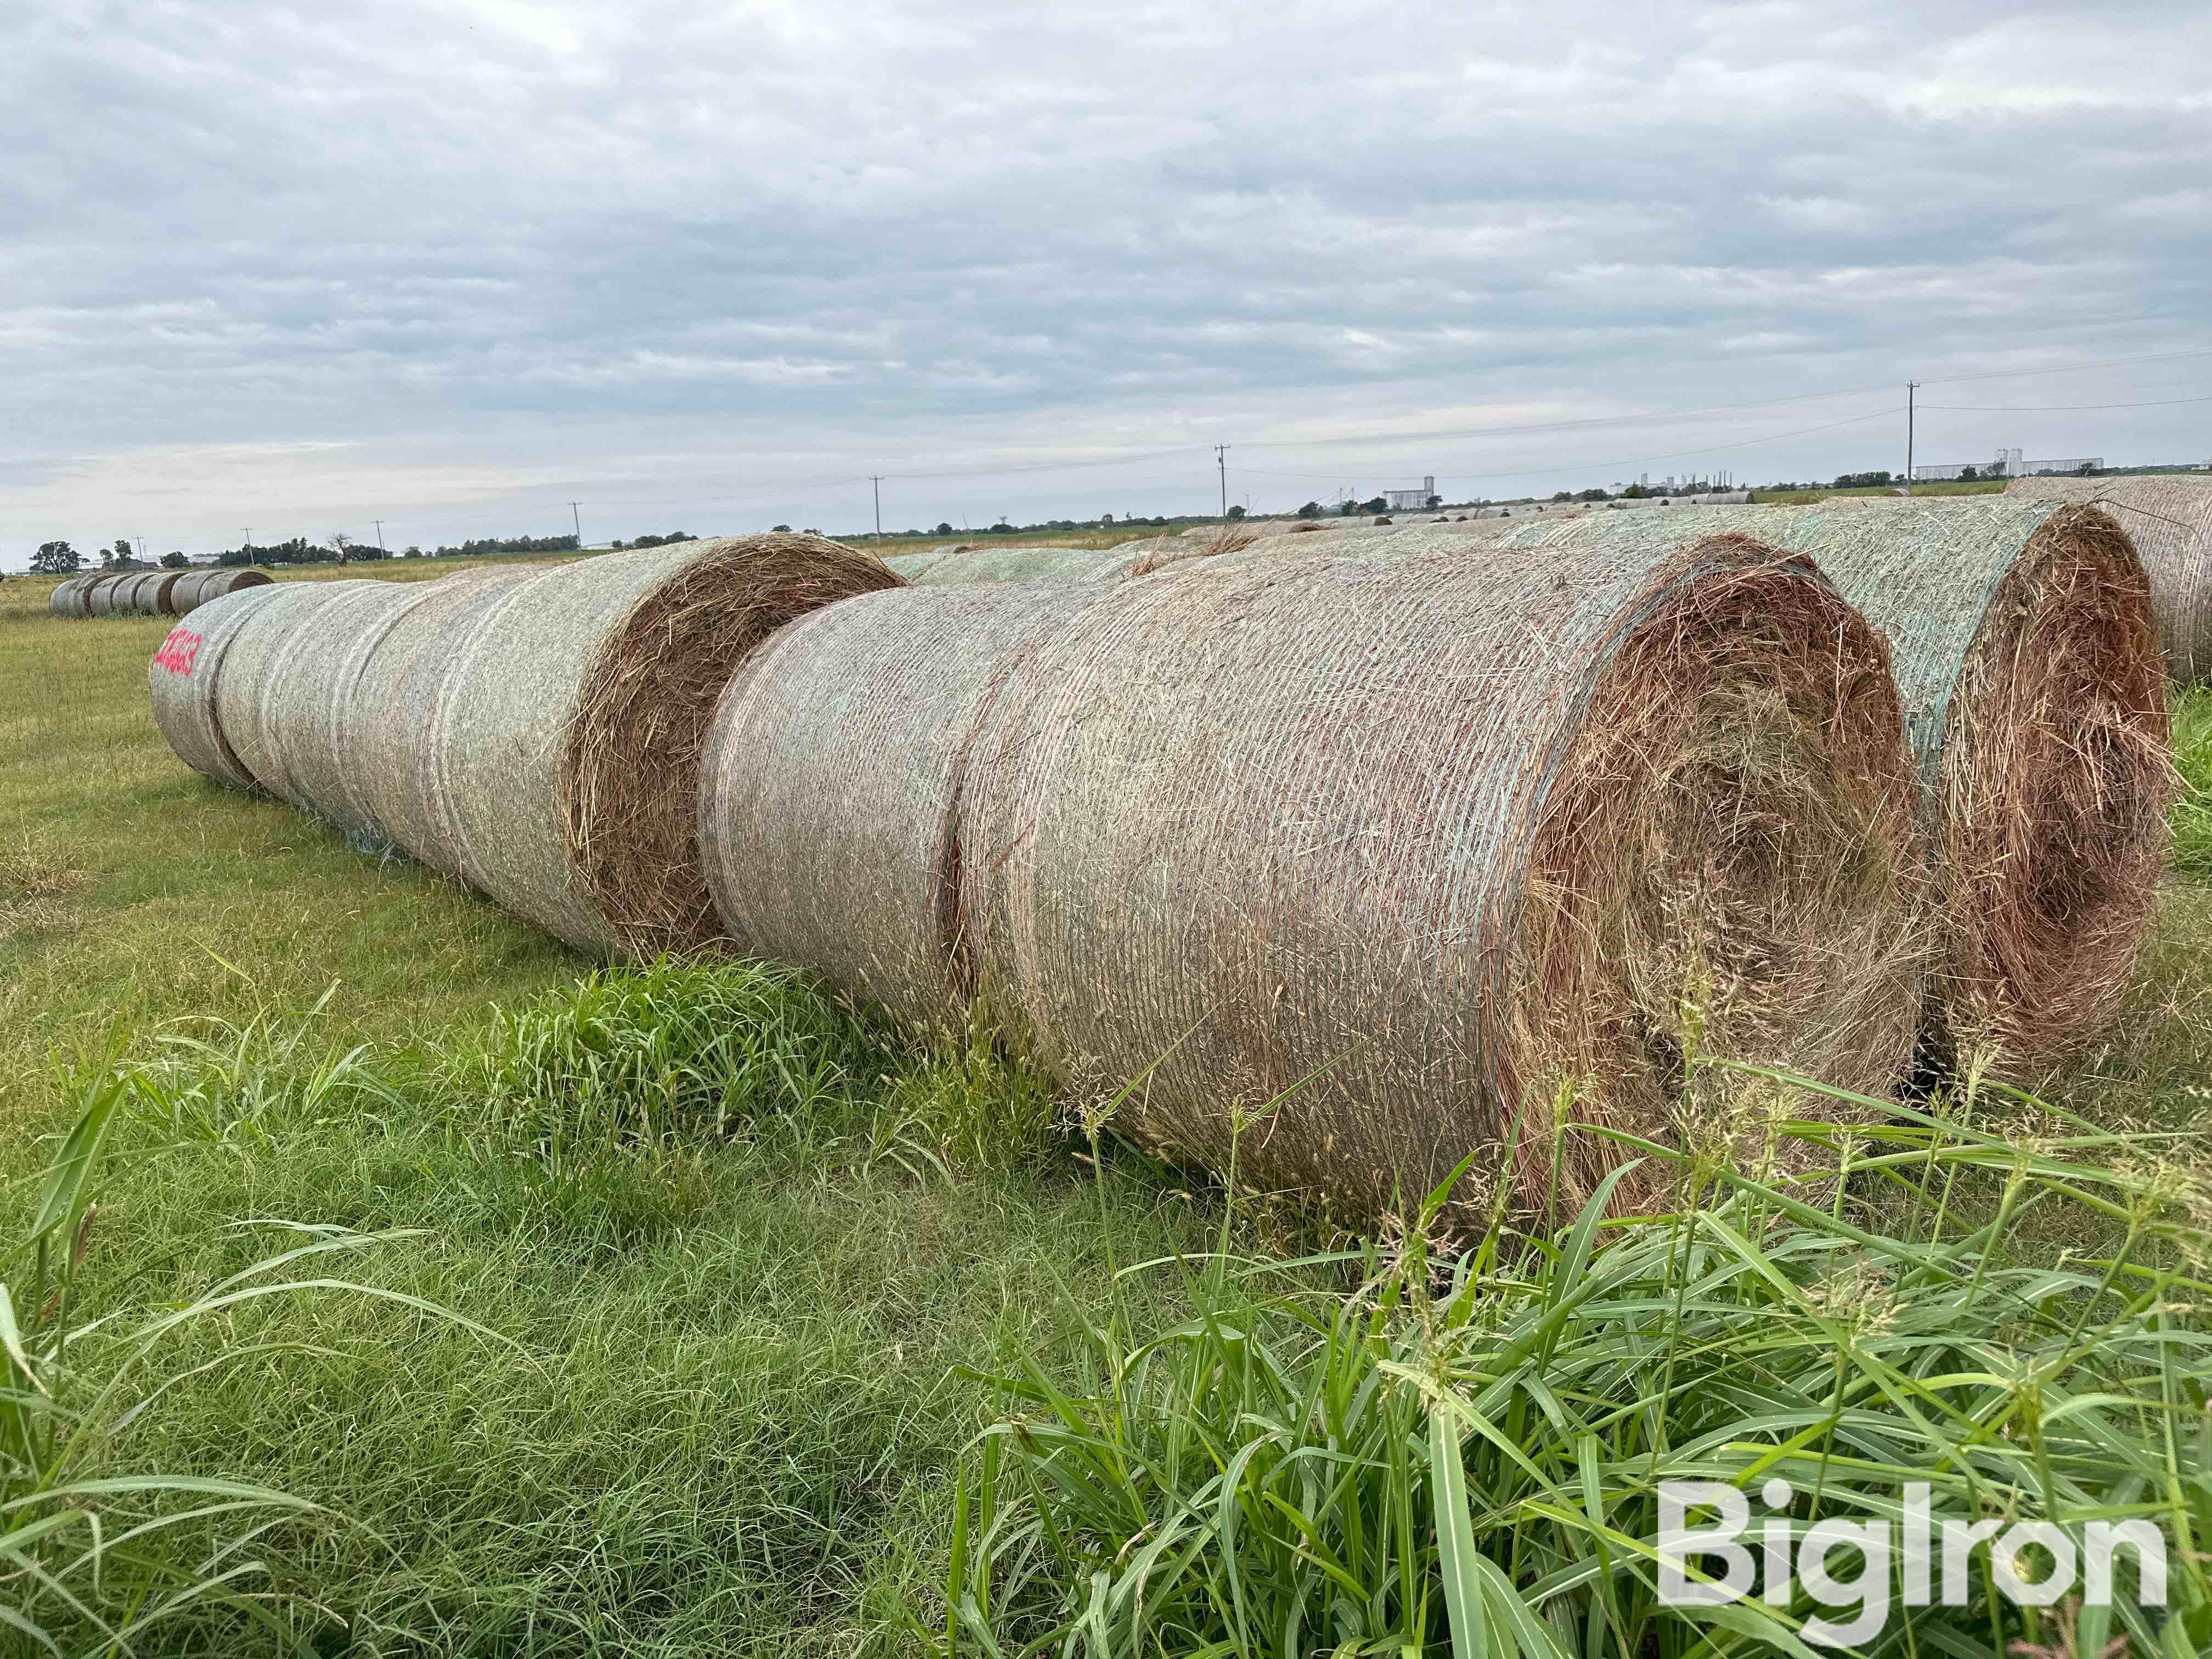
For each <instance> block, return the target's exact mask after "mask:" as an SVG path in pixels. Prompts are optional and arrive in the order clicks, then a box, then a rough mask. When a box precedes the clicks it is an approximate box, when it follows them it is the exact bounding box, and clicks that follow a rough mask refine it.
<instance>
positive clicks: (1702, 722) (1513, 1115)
mask: <svg viewBox="0 0 2212 1659" xmlns="http://www.w3.org/2000/svg"><path fill="white" fill-rule="evenodd" d="M1232 557H1241V558H1243V559H1244V560H1246V561H1248V562H1246V563H1243V564H1241V565H1236V566H1233V567H1232V566H1231V565H1228V564H1227V563H1225V562H1218V561H1206V562H1202V563H1200V564H1199V565H1198V566H1196V567H1195V568H1201V569H1206V570H1207V571H1208V572H1209V574H1207V575H1206V576H1205V577H1204V578H1203V579H1196V580H1173V579H1162V580H1146V581H1137V582H1127V583H1116V584H1079V585H1076V586H1073V587H1068V586H1062V587H1060V588H1059V589H1056V590H1054V589H1048V588H1040V589H1027V588H1020V587H1011V586H998V587H984V586H977V587H973V588H969V589H967V590H964V591H962V592H957V593H945V594H943V595H942V596H941V597H939V596H936V595H931V596H929V597H927V598H925V597H924V596H923V595H922V594H921V593H920V592H916V593H913V594H897V595H882V596H873V597H871V598H868V599H862V600H857V601H854V602H853V603H852V604H850V605H845V606H841V607H839V608H838V609H837V610H836V611H834V612H829V613H824V614H823V615H822V616H820V617H817V618H815V619H813V620H812V621H811V622H810V623H808V624H806V625H805V627H804V628H803V629H795V630H794V631H793V633H792V634H790V635H787V636H786V637H785V638H783V639H781V640H779V641H777V642H776V643H775V646H774V647H771V648H770V650H769V652H767V653H763V656H762V657H761V658H760V659H757V661H756V662H755V663H754V664H753V665H751V667H750V670H749V671H747V672H746V673H745V674H744V675H743V676H741V677H740V680H739V682H738V684H737V685H735V686H733V687H732V692H731V694H730V698H729V700H728V701H726V702H725V704H724V706H723V709H722V712H721V714H720V716H719V717H718V720H717V723H716V726H715V730H714V752H713V759H712V761H711V763H710V768H709V770H708V774H707V776H706V780H705V786H704V787H703V789H702V823H703V825H704V827H703V828H702V837H703V840H704V842H705V843H706V845H707V846H708V849H709V867H710V870H712V871H713V872H714V883H715V886H716V890H717V892H718V893H722V894H725V895H726V897H725V903H726V906H727V908H728V909H729V911H730V914H731V916H732V932H733V933H734V934H735V935H736V937H737V938H738V941H739V942H740V943H741V944H742V945H744V946H745V947H746V948H749V949H751V950H755V951H763V952H773V953H775V954H778V955H783V956H787V957H793V958H794V959H796V960H798V961H800V962H802V963H805V965H807V966H809V967H811V968H814V969H817V970H819V971H822V972H823V973H824V974H826V975H828V976H829V977H830V978H831V979H832V980H833V981H836V982H837V983H839V984H842V985H843V986H844V987H847V988H848V989H849V990H852V991H854V992H855V993H857V994H864V995H868V996H872V997H875V998H877V999H878V1000H884V1001H885V1002H888V1003H890V1004H891V1005H892V1006H895V1007H896V1008H898V1009H899V1010H900V1011H901V1012H904V1013H906V1014H907V1015H908V1017H909V1018H929V1017H931V1016H932V1015H933V1013H937V1012H941V1011H943V1010H945V1008H947V1007H948V1006H949V1007H952V1008H954V1009H956V1010H957V1008H958V1007H959V1006H961V1004H962V1002H963V1000H964V999H966V998H967V997H968V996H969V995H970V994H973V995H975V997H976V998H977V999H978V1004H979V1006H981V1008H982V1009H983V1010H984V1011H986V1012H987V1013H988V1015H989V1016H990V1017H992V1018H994V1019H995V1020H997V1021H998V1022H999V1023H1000V1028H1001V1029H1002V1030H1004V1031H1006V1033H1007V1035H1008V1036H1010V1037H1011V1038H1012V1040H1014V1041H1016V1042H1018V1043H1019V1044H1021V1045H1022V1046H1024V1047H1025V1048H1029V1049H1030V1050H1031V1051H1033V1052H1034V1053H1035V1054H1036V1055H1037V1056H1038V1057H1039V1058H1041V1059H1042V1060H1044V1061H1046V1062H1047V1063H1048V1064H1049V1065H1051V1066H1054V1068H1055V1069H1056V1070H1057V1071H1058V1072H1059V1073H1060V1074H1061V1075H1062V1077H1063V1078H1064V1079H1066V1080H1067V1081H1068V1082H1069V1083H1070V1085H1072V1086H1073V1087H1074V1088H1075V1089H1076V1090H1078V1091H1079V1092H1081V1093H1082V1094H1084V1095H1085V1096H1091V1095H1099V1096H1103V1094H1104V1093H1105V1092H1106V1091H1110V1090H1112V1089H1113V1088H1115V1087H1116V1086H1118V1085H1121V1084H1122V1083H1124V1082H1127V1081H1129V1080H1131V1079H1136V1080H1137V1083H1138V1086H1137V1087H1136V1090H1135V1091H1134V1094H1133V1098H1132V1099H1131V1100H1130V1101H1129V1102H1128V1103H1127V1105H1126V1106H1125V1108H1124V1111H1125V1113H1126V1118H1125V1119H1124V1121H1123V1122H1122V1124H1121V1127H1125V1128H1127V1129H1129V1130H1130V1131H1132V1132H1133V1133H1136V1134H1138V1135H1139V1137H1140V1138H1141V1139H1144V1140H1146V1142H1147V1143H1149V1144H1151V1145H1152V1146H1155V1147H1157V1148H1158V1149H1160V1150H1162V1151H1164V1152H1169V1153H1170V1154H1173V1155H1176V1156H1181V1157H1186V1158H1195V1159H1199V1160H1201V1161H1204V1162H1206V1163H1208V1164H1212V1165H1213V1166H1214V1167H1216V1168H1228V1167H1229V1166H1230V1164H1231V1160H1232V1158H1233V1160H1234V1164H1235V1168H1236V1170H1237V1173H1238V1175H1239V1176H1240V1178H1243V1179H1245V1180H1248V1181H1254V1182H1260V1183H1263V1184H1266V1185H1268V1186H1273V1187H1291V1188H1298V1189H1301V1190H1303V1191H1304V1193H1306V1194H1307V1195H1308V1196H1309V1197H1312V1198H1316V1199H1319V1200H1326V1201H1328V1202H1329V1203H1332V1204H1334V1205H1335V1206H1338V1207H1340V1209H1341V1210H1342V1211H1344V1212H1346V1213H1348V1214H1364V1215H1369V1216H1372V1215H1374V1214H1376V1213H1378V1212H1385V1211H1389V1210H1391V1209H1393V1208H1395V1207H1398V1206H1410V1205H1411V1204H1412V1203H1413V1202H1415V1201H1417V1200H1418V1198H1419V1195H1420V1194H1424V1193H1425V1192H1426V1191H1427V1190H1429V1188H1430V1187H1431V1185H1432V1184H1433V1183H1434V1182H1436V1181H1437V1179H1439V1178H1440V1177H1441V1176H1443V1174H1444V1173H1445V1172H1446V1171H1447V1170H1449V1169H1450V1168H1451V1167H1453V1166H1454V1165H1455V1164H1457V1163H1458V1162H1459V1161H1460V1160H1461V1159H1462V1158H1465V1157H1467V1156H1468V1154H1469V1153H1471V1152H1473V1153H1477V1154H1479V1156H1477V1158H1476V1159H1475V1168H1476V1170H1477V1171H1478V1175H1477V1177H1476V1179H1475V1180H1474V1181H1473V1182H1469V1184H1468V1188H1466V1192H1467V1194H1468V1196H1469V1197H1470V1198H1474V1197H1475V1195H1476V1192H1477V1188H1480V1186H1481V1185H1482V1184H1483V1182H1484V1180H1485V1179H1486V1178H1489V1177H1495V1176H1498V1175H1499V1174H1500V1173H1501V1172H1508V1179H1509V1180H1510V1183H1511V1186H1512V1188H1513V1193H1512V1195H1513V1196H1514V1197H1515V1198H1516V1199H1517V1200H1520V1201H1522V1202H1527V1203H1541V1202H1542V1201H1544V1199H1545V1195H1546V1194H1547V1193H1549V1192H1551V1191H1552V1190H1553V1188H1552V1183H1551V1179H1550V1164H1551V1146H1552V1144H1553V1133H1554V1125H1553V1099H1554V1090H1555V1088H1565V1087H1568V1086H1570V1085H1580V1086H1581V1087H1582V1089H1583V1097H1582V1098H1581V1100H1580V1101H1579V1102H1578V1103H1577V1104H1576V1105H1575V1106H1574V1108H1573V1115H1574V1116H1576V1117H1577V1118H1579V1119H1582V1120H1584V1121H1598V1122H1610V1123H1620V1124H1626V1125H1628V1126H1631V1127H1634V1128H1635V1129H1637V1130H1638V1132H1640V1133H1652V1134H1661V1135H1674V1134H1676V1133H1681V1132H1682V1130H1683V1125H1682V1123H1681V1119H1682V1117H1683V1116H1684V1115H1686V1114H1692V1113H1694V1114H1698V1115H1705V1114H1708V1113H1709V1112H1711V1110H1713V1109H1715V1103H1714V1102H1713V1101H1712V1100H1711V1098H1709V1097H1707V1096H1706V1095H1705V1093H1704V1092H1703V1091H1705V1090H1706V1089H1709V1088H1711V1087H1712V1086H1713V1085H1712V1083H1711V1080H1710V1079H1708V1080H1706V1081H1705V1082H1701V1083H1699V1085H1696V1086H1695V1087H1694V1088H1692V1087H1690V1086H1688V1085H1686V1084H1685V1081H1684V1078H1683V1072H1684V1067H1683V1065H1682V1045H1683V1042H1685V1040H1686V1039H1685V1038H1684V1037H1683V1036H1681V1035H1680V1032H1681V1028H1682V1025H1683V1023H1684V1017H1683V1013H1682V1009H1683V1006H1684V1005H1685V1003H1688V1004H1691V1005H1692V1006H1694V1009H1695V1014H1694V1020H1695V1024H1696V1025H1697V1028H1698V1030H1699V1036H1698V1037H1697V1039H1696V1040H1697V1041H1698V1042H1699V1043H1700V1044H1701V1045H1702V1046H1703V1047H1704V1048H1707V1049H1710V1050H1713V1051H1717V1052H1721V1053H1724V1054H1741V1055H1744V1056H1747V1057H1749V1058H1752V1059H1756V1060H1769V1061H1773V1062H1776V1063H1779V1064H1783V1065H1788V1066H1796V1067H1799V1068H1802V1069H1805V1070H1808V1071H1812V1072H1814V1073H1819V1074H1820V1075H1823V1076H1826V1078H1828V1079H1831V1080H1832V1081H1833V1082H1836V1083H1838V1084H1841V1085H1844V1086H1846V1087H1851V1088H1862V1089H1870V1090H1873V1091H1876V1092H1880V1091H1883V1090H1886V1089H1887V1087H1888V1086H1889V1085H1890V1084H1891V1083H1892V1082H1893V1080H1894V1079H1896V1078H1897V1077H1898V1076H1899V1074H1900V1073H1901V1072H1902V1071H1903V1070H1904V1069H1905V1066H1906V1064H1907V1061H1908V1059H1909V1055H1910V1052H1911V1041H1912V1033H1913V1029H1914V1024H1915V1018H1916V1015H1917V1007H1918V1001H1919V996H1920V982H1921V969H1922V963H1921V962H1920V960H1919V959H1918V958H1917V957H1916V956H1915V954H1914V953H1913V951H1912V948H1911V947H1912V942H1913V941H1914V939H1916V938H1917V936H1918V933H1919V931H1920V923H1921V917H1922V915H1923V912H1922V909H1921V908H1920V907H1921V895H1920V894H1919V892H1918V891H1917V887H1916V885H1915V882H1916V872H1917V866H1918V863H1919V857H1920V855H1919V852H1918V848H1917V840H1916V837H1915V831H1914V828H1913V823H1912V802H1913V777H1912V772H1911V762H1910V759H1909V757H1908V756H1907V753H1906V751H1905V748H1904V745H1903V744H1902V741H1901V739H1900V737H1899V712H1898V707H1897V702H1896V695H1895V691H1894V689H1893V686H1892V684H1891V682H1890V680H1889V678H1888V675H1887V671H1886V668H1885V666H1884V653H1883V651H1882V649H1881V644H1880V642H1879V641H1878V640H1876V639H1875V637H1874V635H1872V634H1871V633H1870V632H1869V630H1868V629H1866V628H1865V627H1864V626H1863V624H1862V623H1860V622H1859V621H1858V619H1857V617H1855V616H1854V615H1853V614H1852V613H1851V612H1850V611H1849V609H1848V608H1847V607H1846V606H1845V605H1844V604H1843V603H1842V602H1841V600H1840V599H1838V597H1837V596H1836V595H1835V594H1834V593H1833V592H1832V590H1830V589H1829V588H1828V587H1827V586H1826V585H1825V584H1824V583H1822V582H1821V581H1820V580H1818V579H1817V578H1816V577H1814V575H1812V574H1810V572H1809V569H1808V568H1807V567H1805V566H1803V565H1802V563H1799V562H1777V561H1776V560H1775V559H1774V558H1773V556H1771V555H1770V554H1768V553H1767V552H1766V551H1765V550H1762V549H1759V548H1758V547H1756V546H1754V545H1753V544H1749V543H1747V542H1745V541H1743V540H1741V538H1717V539H1706V540H1704V541H1703V542H1702V543H1701V544H1699V545H1697V546H1694V547H1691V548H1686V549H1680V550H1676V551H1674V552H1673V553H1671V554H1669V555H1668V556H1653V557H1644V556H1637V557H1633V558H1608V557H1607V556H1602V555H1598V556H1582V555H1578V554H1564V555H1562V554H1553V553H1551V552H1548V551H1547V552H1539V553H1533V554H1529V555H1525V556H1522V557H1520V558H1518V559H1516V560H1510V561H1497V562H1473V561H1468V560H1466V559H1463V558H1460V557H1456V556H1453V555H1451V554H1429V555H1420V556H1408V557H1404V558H1398V559H1389V558H1370V559H1358V560H1353V559H1340V558H1333V557H1328V556H1317V557H1314V558H1311V559H1308V560H1297V561H1292V560H1290V559H1279V560H1271V561H1267V562H1251V561H1252V555H1251V554H1249V552H1248V553H1246V554H1244V555H1241V556H1232ZM817 901H818V902H817ZM1285 1096H1287V1097H1286V1098H1285ZM1239 1126H1241V1133H1239ZM1519 1143H1525V1144H1519ZM1516 1144H1519V1145H1518V1150H1517V1151H1516V1150H1513V1149H1514V1148H1515V1147H1516ZM1616 1155H1617V1149H1615V1148H1613V1147H1611V1146H1609V1145H1608V1144H1607V1143H1604V1142H1601V1141H1599V1140H1596V1139H1590V1140H1589V1141H1587V1142H1584V1141H1582V1140H1579V1139H1578V1140H1577V1142H1576V1144H1575V1146H1573V1148H1572V1149H1571V1152H1569V1154H1568V1156H1567V1157H1566V1158H1565V1162H1564V1167H1563V1168H1562V1169H1561V1170H1560V1183H1559V1188H1558V1194H1559V1198H1560V1199H1561V1200H1562V1201H1571V1200H1573V1198H1574V1197H1575V1196H1577V1195H1578V1194H1581V1193H1583V1192H1586V1191H1587V1190H1589V1186H1590V1184H1591V1183H1592V1182H1593V1181H1594V1179H1595V1173H1596V1171H1598V1170H1601V1169H1602V1168H1604V1167H1606V1166H1607V1165H1608V1164H1610V1163H1612V1162H1613V1161H1614V1158H1615V1157H1616Z"/></svg>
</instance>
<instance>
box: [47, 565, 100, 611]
mask: <svg viewBox="0 0 2212 1659" xmlns="http://www.w3.org/2000/svg"><path fill="white" fill-rule="evenodd" d="M100 580H102V578H101V577H100V575H98V574H96V573H94V572H89V571H87V572H80V573H79V574H76V575H74V576H65V577H64V578H63V579H62V580H60V581H58V582H56V583H55V584H54V591H53V592H51V593H49V594H48V595H47V596H46V611H47V613H48V614H49V615H51V616H56V617H88V616H90V615H91V614H92V610H91V607H90V606H89V605H88V603H87V599H88V594H87V592H86V590H87V589H88V588H89V587H90V586H92V584H93V583H94V582H96V581H100Z"/></svg>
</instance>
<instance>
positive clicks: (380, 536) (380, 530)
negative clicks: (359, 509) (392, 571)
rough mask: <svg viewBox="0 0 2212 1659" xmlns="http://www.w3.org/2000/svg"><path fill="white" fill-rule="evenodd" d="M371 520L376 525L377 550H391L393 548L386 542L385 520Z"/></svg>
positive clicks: (383, 551)
mask: <svg viewBox="0 0 2212 1659" xmlns="http://www.w3.org/2000/svg"><path fill="white" fill-rule="evenodd" d="M369 522H370V523H371V524H373V525H374V526H376V550H377V551H378V552H380V553H385V552H389V551H390V549H388V548H386V546H385V544H384V520H381V519H371V520H369Z"/></svg>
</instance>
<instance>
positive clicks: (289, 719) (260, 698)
mask: <svg viewBox="0 0 2212 1659" xmlns="http://www.w3.org/2000/svg"><path fill="white" fill-rule="evenodd" d="M389 586H390V584H389V583H385V582H374V581H331V582H282V583H278V584H276V586H275V589H274V592H275V595H276V597H275V598H273V599H270V601H269V603H267V604H265V605H260V606H258V607H257V608H256V609H255V611H254V612H253V614H252V617H249V618H248V619H247V621H246V624H245V625H244V626H243V627H242V628H240V629H239V631H238V633H237V635H236V636H235V637H234V638H233V640H232V641H231V643H230V647H229V649H228V652H226V653H225V654H224V657H223V662H222V676H221V678H220V680H219V681H218V683H217V684H216V710H217V713H218V714H219V715H220V716H221V719H222V730H223V734H224V736H225V737H226V738H228V739H229V742H230V746H231V752H232V753H233V754H234V755H235V756H236V757H237V758H238V762H239V764H240V766H242V767H243V768H244V769H245V770H246V774H247V775H248V776H250V777H252V780H253V781H254V782H255V784H257V785H258V787H260V788H262V789H263V790H264V791H266V792H267V793H270V794H272V795H275V796H276V797H277V798H278V799H281V800H287V801H289V802H291V804H292V805H295V806H296V807H299V808H300V809H301V811H306V812H310V813H313V814H315V815H316V816H318V817H320V816H323V813H322V810H321V807H320V805H319V803H318V802H317V801H316V800H315V799H314V798H313V796H312V795H309V794H307V793H305V792H304V791H303V790H302V789H301V787H300V785H299V782H298V781H297V780H296V779H295V776H294V775H293V771H292V765H291V754H292V751H293V750H295V748H297V747H298V746H299V745H298V735H299V732H298V728H299V727H300V726H301V725H303V724H304V723H306V722H307V720H309V719H310V718H312V714H313V708H314V706H315V702H316V698H315V691H316V689H317V686H318V685H319V683H320V678H321V671H322V670H323V669H324V668H325V666H326V664H325V663H324V662H322V661H319V660H317V659H313V658H312V657H307V656H303V655H302V654H301V649H300V647H301V644H302V642H303V641H306V642H311V643H312V644H313V646H314V647H316V648H321V647H325V646H326V644H327V641H326V640H325V639H324V638H322V637H320V636H318V635H315V634H314V632H313V623H314V621H315V619H316V618H317V617H319V616H321V615H322V614H323V613H324V612H325V611H329V610H330V609H331V608H332V607H333V606H343V605H346V604H347V603H348V602H349V600H358V599H360V598H362V589H364V588H368V589H371V590H379V589H387V590H388V588H389ZM249 591H250V590H249ZM370 597H374V594H373V593H372V594H371V595H370Z"/></svg>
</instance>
